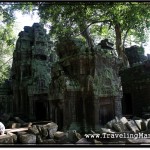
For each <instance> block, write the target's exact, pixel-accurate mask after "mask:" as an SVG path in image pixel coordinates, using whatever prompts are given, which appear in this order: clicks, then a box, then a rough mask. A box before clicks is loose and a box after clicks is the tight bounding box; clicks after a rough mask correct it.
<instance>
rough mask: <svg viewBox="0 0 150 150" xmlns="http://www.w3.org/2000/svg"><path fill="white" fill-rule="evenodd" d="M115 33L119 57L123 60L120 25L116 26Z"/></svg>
mask: <svg viewBox="0 0 150 150" xmlns="http://www.w3.org/2000/svg"><path fill="white" fill-rule="evenodd" d="M115 33H116V50H117V53H118V57H119V58H120V57H121V58H122V39H121V29H120V24H119V23H118V24H116V25H115Z"/></svg>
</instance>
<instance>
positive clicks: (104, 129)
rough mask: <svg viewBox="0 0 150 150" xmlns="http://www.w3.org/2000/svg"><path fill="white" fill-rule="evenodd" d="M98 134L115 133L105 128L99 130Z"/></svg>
mask: <svg viewBox="0 0 150 150" xmlns="http://www.w3.org/2000/svg"><path fill="white" fill-rule="evenodd" d="M100 133H115V131H113V130H111V129H107V128H101V129H100Z"/></svg>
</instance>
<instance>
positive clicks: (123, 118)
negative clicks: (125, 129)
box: [120, 117, 128, 125]
mask: <svg viewBox="0 0 150 150" xmlns="http://www.w3.org/2000/svg"><path fill="white" fill-rule="evenodd" d="M120 121H121V122H122V123H123V124H124V125H125V124H127V122H128V120H127V118H126V117H122V118H121V119H120Z"/></svg>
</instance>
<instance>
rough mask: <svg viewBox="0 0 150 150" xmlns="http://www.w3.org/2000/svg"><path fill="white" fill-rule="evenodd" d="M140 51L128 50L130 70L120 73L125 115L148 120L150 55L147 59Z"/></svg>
mask: <svg viewBox="0 0 150 150" xmlns="http://www.w3.org/2000/svg"><path fill="white" fill-rule="evenodd" d="M138 50H139V47H138V46H132V47H130V48H127V49H126V53H127V57H128V60H129V63H130V68H126V69H124V70H121V71H120V76H121V82H122V87H123V98H122V106H123V115H126V116H130V117H131V116H139V117H145V118H147V117H149V116H150V101H149V100H150V55H149V54H148V56H147V57H146V56H144V54H140V53H139V52H138ZM143 53H144V52H143Z"/></svg>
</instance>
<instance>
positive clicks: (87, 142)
mask: <svg viewBox="0 0 150 150" xmlns="http://www.w3.org/2000/svg"><path fill="white" fill-rule="evenodd" d="M76 144H91V142H89V141H87V139H86V138H81V139H80V140H79V141H77V142H76Z"/></svg>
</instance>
